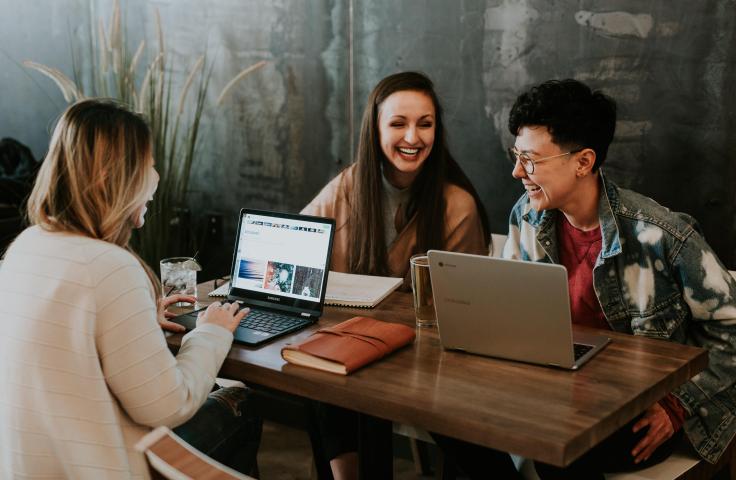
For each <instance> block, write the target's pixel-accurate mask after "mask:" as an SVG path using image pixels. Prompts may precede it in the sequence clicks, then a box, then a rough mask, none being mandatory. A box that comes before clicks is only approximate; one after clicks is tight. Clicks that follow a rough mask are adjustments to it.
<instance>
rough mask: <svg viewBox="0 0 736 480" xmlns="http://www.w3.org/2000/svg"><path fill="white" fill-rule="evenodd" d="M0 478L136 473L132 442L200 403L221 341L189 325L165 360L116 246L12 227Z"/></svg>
mask: <svg viewBox="0 0 736 480" xmlns="http://www.w3.org/2000/svg"><path fill="white" fill-rule="evenodd" d="M0 325H1V329H0V478H2V479H5V478H74V479H100V478H105V479H117V478H147V476H148V474H147V471H146V466H145V463H144V459H143V456H142V455H140V454H138V453H136V452H135V451H134V450H133V445H134V444H135V443H136V442H137V440H138V439H139V438H140V437H141V436H143V435H144V434H145V433H146V432H147V431H148V430H149V429H150V427H155V426H158V425H166V426H169V427H175V426H178V425H180V424H182V423H184V422H185V421H186V420H188V419H189V418H190V417H192V415H194V413H195V412H196V411H197V409H198V408H199V407H200V406H201V405H202V404H203V403H204V401H205V399H206V398H207V394H208V393H209V391H210V389H211V387H212V385H213V384H214V381H215V375H216V374H217V372H218V370H219V369H220V366H221V365H222V362H223V360H224V358H225V356H226V355H227V352H228V350H229V349H230V345H231V343H232V334H231V333H230V332H228V331H227V330H226V329H224V328H222V327H219V326H215V325H206V326H203V327H200V328H197V329H196V330H194V331H192V332H190V333H189V334H188V335H187V336H186V337H185V338H184V341H183V344H182V346H181V350H180V351H179V354H178V355H177V356H176V357H174V356H173V355H172V354H171V353H170V352H169V349H168V348H167V346H166V340H165V338H164V334H163V332H162V331H161V328H160V327H159V325H158V323H157V321H156V306H155V304H154V301H153V299H152V296H151V290H150V283H149V281H148V278H147V277H146V274H145V272H144V270H143V269H142V268H141V266H140V264H139V263H138V261H137V260H136V259H135V258H134V257H133V256H132V255H131V254H130V253H128V252H127V251H125V250H124V249H122V248H120V247H118V246H116V245H112V244H109V243H106V242H103V241H99V240H93V239H90V238H87V237H82V236H76V235H69V234H61V233H49V232H46V231H44V230H42V229H41V228H39V227H31V228H29V229H27V230H26V231H24V232H23V233H22V234H21V235H20V236H19V237H18V238H17V240H16V241H15V242H14V243H13V245H12V246H11V247H10V249H9V250H8V252H7V255H6V257H5V261H4V262H3V264H2V266H1V267H0Z"/></svg>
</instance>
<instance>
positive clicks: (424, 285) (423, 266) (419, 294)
mask: <svg viewBox="0 0 736 480" xmlns="http://www.w3.org/2000/svg"><path fill="white" fill-rule="evenodd" d="M409 265H410V270H411V291H412V294H413V297H414V315H415V316H416V318H417V326H418V327H431V326H434V325H436V324H437V317H436V316H435V312H434V298H433V297H432V282H431V281H430V278H429V258H427V256H426V255H424V254H418V255H414V256H412V257H411V258H410V259H409Z"/></svg>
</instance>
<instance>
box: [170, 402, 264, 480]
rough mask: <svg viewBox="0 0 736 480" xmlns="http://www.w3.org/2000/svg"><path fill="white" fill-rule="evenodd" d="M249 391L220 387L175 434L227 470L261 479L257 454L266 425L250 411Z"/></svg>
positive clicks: (177, 428) (176, 429)
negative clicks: (225, 466) (262, 431)
mask: <svg viewBox="0 0 736 480" xmlns="http://www.w3.org/2000/svg"><path fill="white" fill-rule="evenodd" d="M249 396H250V390H248V389H245V388H239V387H228V388H219V389H217V390H215V391H213V392H212V393H210V395H209V397H207V400H206V401H205V402H204V405H202V406H201V407H200V408H199V410H197V413H195V414H194V416H193V417H192V418H190V419H189V420H188V421H187V422H186V423H184V424H182V425H180V426H178V427H176V428H175V429H174V433H176V434H177V435H178V436H179V437H181V438H182V440H184V441H185V442H187V443H188V444H190V445H191V446H193V447H194V448H196V449H197V450H199V451H200V452H202V453H204V454H206V455H208V456H209V457H211V458H213V459H215V460H217V461H218V462H220V463H222V464H224V465H227V466H228V467H230V468H232V469H234V470H237V471H239V472H241V473H244V474H246V475H250V476H254V477H258V465H257V462H256V455H257V453H258V445H259V444H260V442H261V430H262V426H263V422H262V420H261V418H259V417H257V416H255V415H253V414H252V412H251V410H252V409H249V408H248V397H249Z"/></svg>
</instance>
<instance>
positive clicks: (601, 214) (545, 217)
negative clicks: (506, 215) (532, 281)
mask: <svg viewBox="0 0 736 480" xmlns="http://www.w3.org/2000/svg"><path fill="white" fill-rule="evenodd" d="M599 181H600V184H601V189H600V195H599V197H598V218H599V221H600V228H601V237H602V242H601V254H600V257H598V262H597V263H596V266H597V265H599V264H600V263H602V261H603V259H606V258H611V257H615V256H616V255H618V254H620V253H621V238H620V236H619V229H618V224H617V223H616V213H617V212H618V209H619V207H620V202H619V197H618V192H617V191H616V186H615V184H613V183H612V182H609V181H608V178H607V177H606V176H605V175H604V173H603V170H602V169H601V170H599ZM558 215H561V213H560V212H558V210H543V211H541V212H538V211H536V210H534V209H532V210H529V212H527V213H526V214H524V216H523V218H524V220H525V221H527V222H528V223H529V224H530V225H531V226H533V227H534V228H535V229H537V239H538V240H539V241H540V243H541V244H542V245H545V244H547V243H546V242H547V241H548V240H549V242H550V244H553V245H554V244H556V243H557V239H556V238H554V235H555V228H554V226H555V224H556V222H557V216H558ZM546 250H547V255H549V257H550V258H551V259H553V261H554V262H557V261H558V258H557V249H556V248H553V249H546Z"/></svg>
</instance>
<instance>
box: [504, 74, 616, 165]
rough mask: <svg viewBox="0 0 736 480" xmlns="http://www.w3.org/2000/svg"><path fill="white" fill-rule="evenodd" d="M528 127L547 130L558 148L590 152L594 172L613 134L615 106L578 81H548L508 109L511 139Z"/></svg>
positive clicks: (602, 159)
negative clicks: (587, 149) (537, 126)
mask: <svg viewBox="0 0 736 480" xmlns="http://www.w3.org/2000/svg"><path fill="white" fill-rule="evenodd" d="M531 125H540V126H544V127H547V129H548V130H549V133H550V135H552V141H553V142H554V143H556V144H557V145H561V146H570V147H576V148H591V149H593V151H595V156H596V160H595V165H593V170H594V171H596V170H598V168H600V166H601V165H602V164H603V162H604V161H605V159H606V154H607V153H608V146H609V145H610V144H611V141H612V140H613V133H614V131H615V130H616V102H615V101H614V100H613V99H612V98H611V97H609V96H607V95H604V94H603V93H602V92H600V91H592V90H591V89H590V87H588V86H587V85H585V84H584V83H582V82H579V81H577V80H573V79H567V80H549V81H546V82H544V83H542V84H540V85H537V86H535V87H532V88H531V89H530V90H529V91H527V92H524V93H522V94H521V95H519V97H518V98H517V99H516V102H514V106H513V107H512V108H511V113H510V114H509V132H511V134H512V135H514V136H516V135H518V134H519V130H521V128H522V127H525V126H531Z"/></svg>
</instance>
